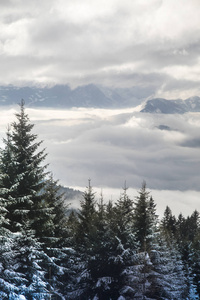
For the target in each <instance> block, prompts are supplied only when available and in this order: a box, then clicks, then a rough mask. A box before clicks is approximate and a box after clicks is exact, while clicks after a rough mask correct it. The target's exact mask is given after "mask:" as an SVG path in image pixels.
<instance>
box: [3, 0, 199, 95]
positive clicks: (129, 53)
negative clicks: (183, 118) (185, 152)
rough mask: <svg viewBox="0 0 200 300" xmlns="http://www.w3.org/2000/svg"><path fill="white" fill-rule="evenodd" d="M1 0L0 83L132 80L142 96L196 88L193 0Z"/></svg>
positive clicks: (119, 82) (196, 24) (121, 82)
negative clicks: (147, 91) (0, 80)
mask: <svg viewBox="0 0 200 300" xmlns="http://www.w3.org/2000/svg"><path fill="white" fill-rule="evenodd" d="M0 7H1V17H0V25H1V33H0V54H1V55H0V62H1V66H2V68H1V70H0V75H1V78H2V84H17V85H25V84H30V83H32V84H52V83H69V84H70V85H71V86H76V85H82V84H87V83H91V82H93V83H100V84H106V85H110V86H115V87H116V86H119V87H120V86H121V87H125V86H137V85H139V86H140V87H141V88H142V87H143V88H147V87H148V89H149V93H148V95H147V97H152V96H154V95H159V96H160V95H162V94H163V95H168V96H170V98H173V97H174V96H175V97H177V96H178V97H183V98H185V97H184V95H185V94H187V96H188V95H189V94H198V93H199V48H200V35H199V30H198V28H199V12H200V5H199V2H198V1H197V0H192V1H189V2H188V1H186V0H179V1H176V3H174V1H172V0H163V1H161V0H151V1H150V0H149V1H146V0H142V1H130V0H125V1H123V2H122V1H118V0H117V1H116V0H115V1H114V0H109V1H100V0H97V1H95V2H94V1H91V0H86V1H84V2H82V1H80V0H76V1H73V2H72V1H64V0H59V1H55V0H51V1H46V0H45V1H42V3H41V2H39V1H28V2H26V3H24V2H23V1H18V2H17V4H15V3H14V2H13V1H1V3H0ZM184 82H186V85H184ZM171 87H173V88H172V89H171Z"/></svg>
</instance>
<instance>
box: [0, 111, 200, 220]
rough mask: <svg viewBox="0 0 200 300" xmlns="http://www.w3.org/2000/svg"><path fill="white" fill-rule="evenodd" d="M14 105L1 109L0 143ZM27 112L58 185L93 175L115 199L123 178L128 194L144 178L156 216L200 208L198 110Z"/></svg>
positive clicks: (97, 184)
mask: <svg viewBox="0 0 200 300" xmlns="http://www.w3.org/2000/svg"><path fill="white" fill-rule="evenodd" d="M18 109H19V108H18V107H17V106H16V107H13V108H12V109H11V108H10V109H8V108H6V107H5V108H2V109H1V112H0V120H1V122H0V136H1V147H3V142H2V138H3V137H5V132H6V128H7V125H8V123H11V122H13V120H15V115H14V114H15V112H17V111H18ZM27 113H28V115H29V117H30V120H31V122H32V123H33V124H35V126H34V132H35V133H36V134H38V139H39V140H43V144H42V147H45V148H46V151H47V153H48V156H47V159H46V163H50V165H49V170H50V171H52V172H53V174H54V177H55V179H59V180H60V183H61V184H63V185H65V186H69V187H77V186H79V187H80V188H81V189H83V188H84V187H85V186H86V185H87V182H88V179H89V178H91V179H92V185H93V186H95V189H97V190H100V189H101V188H103V191H104V193H106V195H107V196H106V199H107V200H108V198H109V197H111V198H112V199H113V200H116V199H117V197H118V196H119V194H120V189H121V188H122V187H123V186H124V182H125V180H126V183H127V186H129V187H130V192H131V196H132V197H133V196H136V195H137V192H136V191H137V190H138V189H140V187H141V183H142V181H143V180H145V181H146V182H147V186H148V188H149V189H150V190H151V191H152V195H153V197H154V199H155V201H156V203H157V206H158V211H159V214H160V215H162V214H163V212H164V209H165V207H166V205H169V206H170V207H171V208H172V210H173V212H174V213H175V214H178V213H179V212H181V211H182V212H183V213H184V214H185V215H188V214H189V213H192V211H194V209H200V207H199V204H198V201H197V200H198V199H199V195H200V188H199V181H200V175H199V134H198V132H199V129H200V121H199V120H200V119H199V114H198V113H188V114H184V115H159V114H156V115H153V114H143V113H139V112H136V111H134V110H133V109H124V110H105V109H71V110H53V109H31V108H29V109H27ZM160 125H162V126H161V129H162V130H161V129H159V126H160ZM165 128H166V130H165ZM168 128H170V130H168ZM111 190H112V192H111Z"/></svg>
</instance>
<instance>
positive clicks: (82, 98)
mask: <svg viewBox="0 0 200 300" xmlns="http://www.w3.org/2000/svg"><path fill="white" fill-rule="evenodd" d="M148 98H149V95H148V94H147V91H146V90H145V89H144V90H142V89H141V88H139V87H131V88H111V87H105V86H99V85H95V84H88V85H84V86H78V87H76V88H75V89H71V88H70V87H69V86H68V85H54V86H52V87H36V86H32V87H30V86H24V87H16V86H0V106H9V105H15V104H18V103H19V102H20V101H21V99H24V100H25V103H26V106H27V107H38V108H44V107H51V108H59V109H62V108H63V109H64V108H65V109H69V108H73V107H84V108H91V107H93V108H131V107H138V108H139V106H140V105H142V107H143V108H142V109H141V108H139V111H140V112H142V113H161V114H175V113H178V114H184V113H187V112H200V97H198V96H193V97H190V98H187V99H185V100H182V99H175V100H168V99H164V98H153V99H150V100H147V99H148Z"/></svg>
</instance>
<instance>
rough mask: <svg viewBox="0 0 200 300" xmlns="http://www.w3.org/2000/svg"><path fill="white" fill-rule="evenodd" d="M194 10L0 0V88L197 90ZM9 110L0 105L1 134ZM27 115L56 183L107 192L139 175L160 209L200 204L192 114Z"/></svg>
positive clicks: (199, 25)
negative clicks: (94, 86) (90, 183)
mask: <svg viewBox="0 0 200 300" xmlns="http://www.w3.org/2000/svg"><path fill="white" fill-rule="evenodd" d="M199 16H200V1H199V0H190V1H188V0H176V1H174V0H123V1H122V0H106V1H105V0H95V1H94V0H93V1H92V0H84V1H81V0H73V1H69V0H43V1H39V0H30V1H22V0H1V1H0V28H1V29H0V66H1V68H0V79H1V83H0V84H1V85H8V84H12V85H18V86H25V85H30V86H32V85H42V86H43V85H53V84H69V85H70V86H71V87H72V88H75V87H76V86H78V85H84V84H89V83H94V84H101V85H105V86H112V87H138V89H139V90H141V89H144V90H145V93H146V95H147V97H158V96H159V97H165V98H167V99H174V98H182V99H186V98H187V97H190V96H193V95H197V96H199V95H200V17H199ZM15 111H16V108H13V109H10V110H6V109H5V110H4V109H1V113H0V120H1V121H0V135H1V137H3V135H4V133H5V129H6V126H7V124H8V123H9V121H11V120H13V116H14V112H15ZM28 112H29V114H30V117H31V120H32V121H33V122H34V123H35V124H36V127H35V128H36V129H35V130H36V133H39V138H41V139H43V140H44V146H45V147H46V148H47V152H48V153H49V155H48V162H50V166H51V169H52V171H53V172H54V174H55V177H56V178H58V179H60V182H61V183H62V184H64V185H66V186H79V187H85V186H86V185H87V179H88V178H92V180H93V184H94V185H95V186H97V187H98V188H99V189H101V187H105V186H107V187H108V189H107V193H108V194H109V196H108V197H112V196H111V195H112V194H113V195H114V194H115V193H118V190H117V192H116V190H115V192H114V189H117V188H118V189H119V188H121V187H122V186H123V184H124V181H125V180H126V181H127V185H128V186H130V187H131V188H133V189H138V188H139V187H140V186H141V182H142V181H143V180H146V181H147V185H148V186H149V187H150V189H151V190H152V191H153V193H154V195H155V196H156V199H155V200H156V201H157V203H158V206H159V207H160V208H162V209H164V207H165V206H166V205H167V204H171V205H172V208H173V209H174V211H176V213H178V212H179V211H182V212H184V213H185V214H187V212H188V213H190V212H192V211H193V210H194V209H198V210H200V203H199V198H200V186H199V182H200V175H199V168H200V161H199V147H200V138H199V132H200V121H199V120H200V118H199V114H186V115H180V116H178V117H177V116H174V115H165V116H163V115H162V116H159V115H157V116H154V115H146V114H144V115H141V114H140V113H138V112H137V111H133V110H131V109H130V110H121V111H116V110H115V111H109V110H95V109H91V110H84V109H77V110H73V111H72V110H71V111H67V110H65V111H58V110H57V111H56V112H55V111H53V110H40V111H39V110H33V109H32V110H29V111H28ZM160 125H164V126H168V129H169V130H160V129H159V128H158V127H159V126H160ZM165 128H167V127H165ZM109 189H112V191H111V190H109ZM108 190H109V192H108ZM105 193H106V192H105ZM132 193H133V191H132Z"/></svg>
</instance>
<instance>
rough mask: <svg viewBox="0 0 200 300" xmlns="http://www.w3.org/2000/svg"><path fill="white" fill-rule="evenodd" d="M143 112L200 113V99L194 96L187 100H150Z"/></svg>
mask: <svg viewBox="0 0 200 300" xmlns="http://www.w3.org/2000/svg"><path fill="white" fill-rule="evenodd" d="M141 112H143V113H161V114H184V113H186V112H200V97H198V96H194V97H191V98H188V99H186V100H182V99H176V100H167V99H164V98H155V99H152V100H148V101H147V102H146V104H145V105H144V108H143V109H142V110H141Z"/></svg>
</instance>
